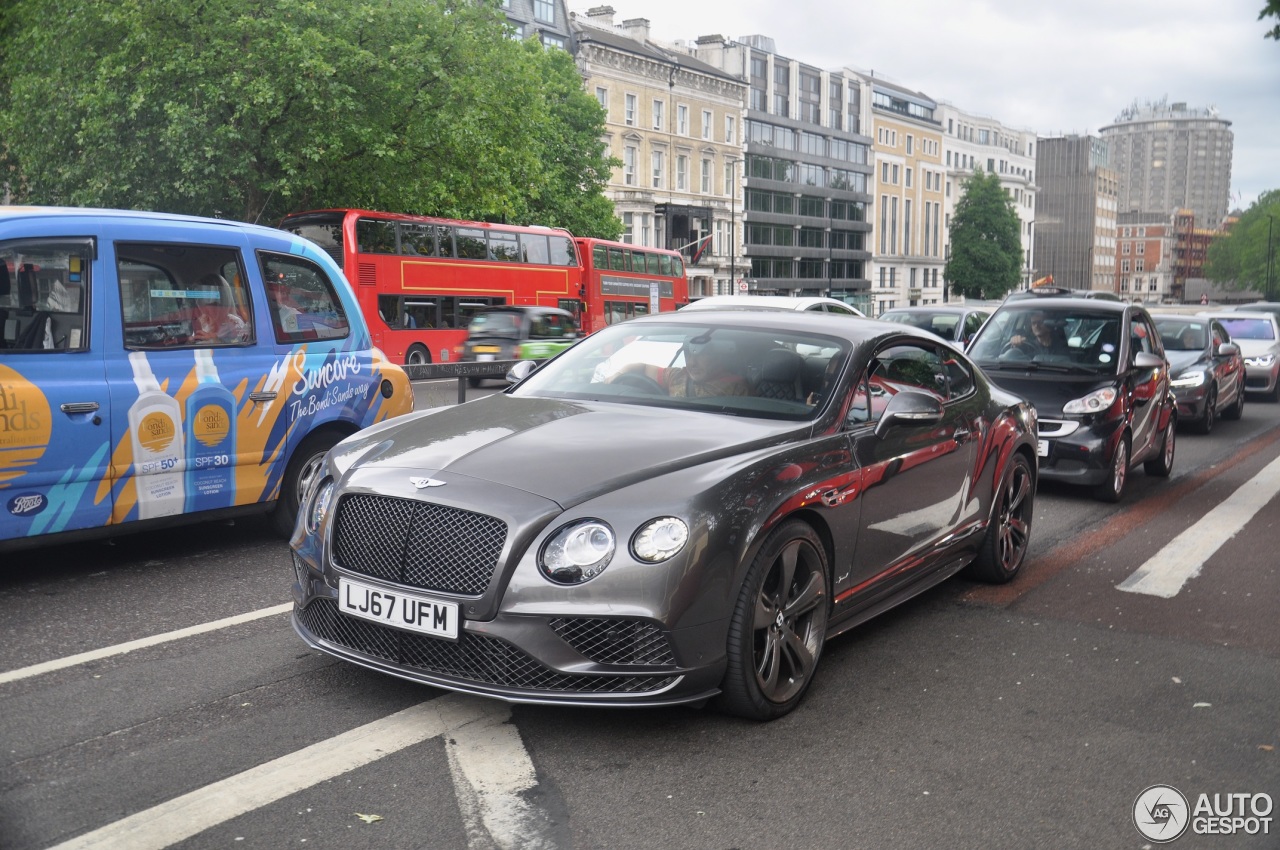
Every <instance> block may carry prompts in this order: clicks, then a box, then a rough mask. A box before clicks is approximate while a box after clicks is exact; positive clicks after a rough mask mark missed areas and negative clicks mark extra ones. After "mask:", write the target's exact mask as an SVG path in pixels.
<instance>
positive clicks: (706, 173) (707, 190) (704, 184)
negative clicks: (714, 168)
mask: <svg viewBox="0 0 1280 850" xmlns="http://www.w3.org/2000/svg"><path fill="white" fill-rule="evenodd" d="M699 191H700V192H702V194H704V195H710V194H711V160H709V159H703V160H702V178H701V186H700V188H699Z"/></svg>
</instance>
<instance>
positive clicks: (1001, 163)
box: [940, 103, 1040, 289]
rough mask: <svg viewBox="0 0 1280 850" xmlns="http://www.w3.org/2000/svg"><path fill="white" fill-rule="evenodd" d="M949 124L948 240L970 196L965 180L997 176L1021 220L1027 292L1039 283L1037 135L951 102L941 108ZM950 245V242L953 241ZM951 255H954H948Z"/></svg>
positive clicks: (946, 139) (944, 145)
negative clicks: (980, 175) (954, 217)
mask: <svg viewBox="0 0 1280 850" xmlns="http://www.w3.org/2000/svg"><path fill="white" fill-rule="evenodd" d="M940 117H941V120H942V122H943V123H944V125H945V129H944V131H943V137H942V148H943V151H942V152H943V159H944V160H945V165H946V170H947V185H946V192H945V195H946V202H945V205H944V207H943V210H944V211H945V212H944V215H943V239H944V240H945V239H946V238H947V237H948V235H949V234H950V227H951V216H952V215H953V214H954V213H955V209H956V204H957V203H959V201H960V197H961V196H962V195H963V194H964V181H965V180H966V179H968V178H969V176H971V175H972V174H974V173H975V172H976V171H979V170H980V171H983V172H985V173H987V174H994V175H996V176H997V177H998V178H999V179H1000V185H1001V187H1003V188H1004V190H1005V192H1006V193H1008V195H1009V200H1010V202H1011V203H1012V204H1013V209H1014V211H1015V212H1016V213H1017V214H1018V221H1019V222H1020V227H1019V234H1020V241H1021V244H1022V288H1024V289H1025V288H1026V287H1027V286H1029V285H1030V284H1031V281H1032V280H1033V279H1034V278H1033V277H1032V276H1031V272H1032V269H1034V268H1036V262H1035V219H1036V195H1037V194H1038V193H1039V191H1040V189H1039V186H1038V185H1037V184H1036V134H1035V133H1033V132H1032V131H1030V130H1014V129H1010V128H1008V127H1005V126H1004V125H1003V124H1001V123H1000V122H999V121H996V120H995V119H993V118H987V117H983V116H979V115H974V114H972V113H969V112H965V111H963V110H961V109H958V108H957V107H955V106H952V105H951V104H949V103H943V104H941V108H940ZM948 245H949V243H948ZM945 253H946V255H947V256H950V251H949V250H948V251H946V252H945Z"/></svg>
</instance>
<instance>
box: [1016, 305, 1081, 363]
mask: <svg viewBox="0 0 1280 850" xmlns="http://www.w3.org/2000/svg"><path fill="white" fill-rule="evenodd" d="M1028 324H1029V325H1030V326H1031V333H1029V334H1024V333H1016V334H1014V335H1013V336H1011V337H1009V344H1008V347H1009V348H1020V349H1022V350H1023V351H1027V352H1030V353H1034V354H1066V353H1068V351H1067V341H1066V339H1065V338H1064V337H1063V336H1062V333H1061V332H1060V331H1058V329H1057V328H1056V327H1054V326H1053V325H1051V324H1050V323H1049V320H1048V318H1047V317H1046V316H1045V314H1044V313H1042V312H1040V311H1036V312H1033V313H1032V314H1031V316H1030V317H1029V318H1028Z"/></svg>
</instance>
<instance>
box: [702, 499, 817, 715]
mask: <svg viewBox="0 0 1280 850" xmlns="http://www.w3.org/2000/svg"><path fill="white" fill-rule="evenodd" d="M827 585H828V569H827V556H826V550H825V549H824V548H823V546H822V541H821V540H819V539H818V535H817V534H816V533H815V532H814V530H813V528H812V527H810V526H809V525H808V524H807V523H805V522H802V521H800V520H789V521H787V522H786V523H784V524H783V525H781V526H780V527H778V528H777V529H776V530H774V531H773V532H772V533H771V534H770V535H769V537H768V539H766V540H765V542H764V545H763V546H762V547H761V549H760V551H759V553H758V554H757V555H756V557H755V559H754V560H753V561H752V562H751V566H750V568H749V569H748V570H747V575H746V579H745V580H744V581H743V583H742V588H741V590H740V591H739V593H738V601H737V605H736V606H735V607H734V612H733V617H732V619H730V621H729V637H728V648H727V649H728V667H727V669H726V671H725V676H724V682H723V683H722V685H721V693H720V696H719V698H718V700H717V704H718V706H719V707H720V708H721V710H723V711H726V712H728V713H730V714H736V715H738V716H740V717H746V718H750V719H752V720H773V719H774V718H777V717H781V716H783V715H784V714H786V713H787V712H789V711H791V710H792V709H793V708H795V707H796V705H798V704H799V702H800V699H801V698H802V697H803V696H804V693H805V691H807V690H808V688H809V685H810V683H811V682H812V681H813V676H814V673H815V672H816V670H817V668H818V659H819V657H820V656H821V655H822V648H823V645H824V644H825V642H826V632H827V616H828V608H829V606H830V599H829V593H828V587H827Z"/></svg>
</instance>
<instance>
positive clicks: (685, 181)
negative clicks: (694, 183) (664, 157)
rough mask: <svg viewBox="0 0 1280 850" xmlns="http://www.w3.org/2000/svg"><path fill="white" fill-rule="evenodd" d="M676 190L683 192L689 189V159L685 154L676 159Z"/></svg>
mask: <svg viewBox="0 0 1280 850" xmlns="http://www.w3.org/2000/svg"><path fill="white" fill-rule="evenodd" d="M676 188H677V189H679V190H680V191H682V192H683V191H686V190H688V188H689V157H687V156H685V155H684V154H681V155H680V156H677V157H676Z"/></svg>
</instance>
